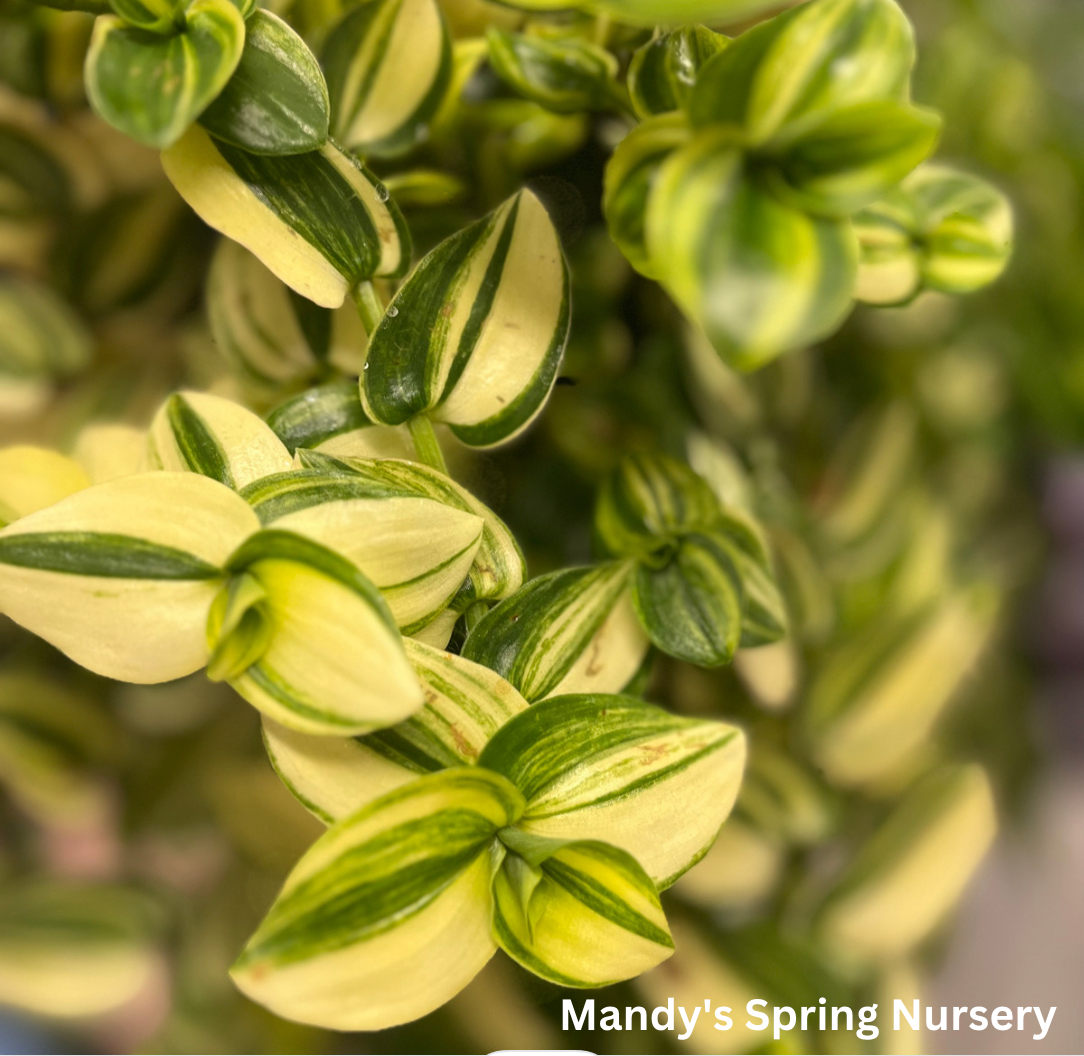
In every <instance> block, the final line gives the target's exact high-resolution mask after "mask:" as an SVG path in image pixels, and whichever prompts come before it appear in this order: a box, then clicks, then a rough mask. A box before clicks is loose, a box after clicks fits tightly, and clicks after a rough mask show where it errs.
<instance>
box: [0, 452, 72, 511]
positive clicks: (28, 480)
mask: <svg viewBox="0 0 1084 1056" xmlns="http://www.w3.org/2000/svg"><path fill="white" fill-rule="evenodd" d="M89 486H90V478H89V477H88V476H87V474H86V473H85V471H84V470H83V467H82V466H80V465H79V463H78V462H76V461H75V460H74V459H70V458H68V457H67V456H66V455H61V454H59V453H58V452H56V451H50V450H48V449H47V448H44V447H30V446H29V445H20V446H17V447H4V448H0V528H3V527H5V526H6V525H8V524H10V523H11V522H12V521H16V520H18V519H19V518H20V517H25V516H26V515H27V514H28V513H34V512H35V511H36V510H40V509H43V508H44V507H46V506H52V504H53V503H54V502H59V501H60V500H61V499H63V498H67V496H69V495H71V494H72V493H74V492H76V491H82V489H83V488H86V487H89Z"/></svg>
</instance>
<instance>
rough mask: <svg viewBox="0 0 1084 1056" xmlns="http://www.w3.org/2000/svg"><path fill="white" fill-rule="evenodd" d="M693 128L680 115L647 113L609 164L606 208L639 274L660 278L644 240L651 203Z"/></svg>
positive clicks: (604, 197) (618, 239)
mask: <svg viewBox="0 0 1084 1056" xmlns="http://www.w3.org/2000/svg"><path fill="white" fill-rule="evenodd" d="M689 136H690V132H689V127H688V123H687V121H686V120H685V117H684V116H683V115H681V114H664V115H661V116H658V117H649V118H647V119H646V120H645V121H644V122H643V123H642V124H639V125H637V126H636V127H635V128H634V129H633V130H632V131H631V132H630V133H629V134H628V135H627V136H626V137H625V138H624V139H623V140H621V142H620V143H619V144H618V145H617V148H616V150H614V152H613V155H612V156H611V157H610V160H609V162H608V163H607V165H606V177H605V183H604V186H603V195H602V209H603V212H604V213H605V215H606V223H607V225H608V226H609V229H610V237H611V238H612V239H613V240H614V241H615V242H616V243H617V245H618V247H619V248H620V250H621V252H622V253H624V254H625V257H626V258H627V259H628V261H629V263H630V264H631V265H632V266H633V267H634V268H635V269H636V270H637V271H638V272H640V274H641V275H646V276H647V277H648V278H658V277H659V276H658V273H657V271H656V270H655V269H654V268H653V267H652V264H651V259H650V257H649V256H648V252H647V246H646V244H645V241H644V238H645V233H644V222H645V218H646V214H647V202H648V198H649V196H650V194H651V190H652V188H653V187H654V186H655V180H656V177H657V176H658V174H659V169H660V168H661V167H662V164H663V162H664V161H666V159H667V158H668V157H669V156H670V154H671V152H672V151H673V150H675V149H676V148H677V147H680V146H682V145H683V144H685V143H687V142H688V140H689Z"/></svg>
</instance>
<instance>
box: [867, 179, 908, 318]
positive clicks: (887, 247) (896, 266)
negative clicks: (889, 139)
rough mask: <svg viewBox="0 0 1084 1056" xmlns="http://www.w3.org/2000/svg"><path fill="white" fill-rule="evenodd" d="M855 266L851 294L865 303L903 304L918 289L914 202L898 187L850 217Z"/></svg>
mask: <svg viewBox="0 0 1084 1056" xmlns="http://www.w3.org/2000/svg"><path fill="white" fill-rule="evenodd" d="M853 223H854V231H855V235H857V237H858V246H859V253H860V256H859V265H858V279H857V282H856V285H855V291H854V295H855V298H856V299H857V300H859V301H863V302H864V303H866V304H877V305H896V304H905V303H906V302H907V301H909V300H911V299H912V298H913V297H914V296H915V295H916V294H917V293H918V292H919V290H920V289H921V288H922V257H921V249H920V247H919V244H918V241H917V239H916V231H917V227H918V224H917V220H916V217H915V211H914V203H913V202H912V201H911V200H910V198H908V196H907V195H906V194H905V193H904V191H903V190H902V189H901V188H898V187H897V188H894V189H892V190H891V191H889V192H888V193H887V194H886V195H885V197H884V198H882V199H881V200H880V201H879V202H874V203H873V204H872V205H868V206H866V208H865V209H862V210H861V211H860V212H858V213H856V214H855V216H854V218H853Z"/></svg>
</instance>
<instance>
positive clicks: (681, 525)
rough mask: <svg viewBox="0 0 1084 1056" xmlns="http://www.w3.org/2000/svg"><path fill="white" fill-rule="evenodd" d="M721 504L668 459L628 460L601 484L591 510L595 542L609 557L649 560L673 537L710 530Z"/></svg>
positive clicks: (682, 467) (685, 469)
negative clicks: (615, 555)
mask: <svg viewBox="0 0 1084 1056" xmlns="http://www.w3.org/2000/svg"><path fill="white" fill-rule="evenodd" d="M718 519H719V503H718V500H717V499H716V498H715V495H714V493H713V492H712V490H711V488H710V487H709V486H708V484H707V482H706V481H705V480H704V479H703V478H702V477H699V476H697V474H696V473H694V472H693V471H692V470H691V469H690V468H689V467H688V466H687V465H685V463H683V462H678V461H677V460H676V459H673V458H670V457H669V456H667V455H657V454H639V455H628V456H626V457H625V458H624V459H622V460H621V464H620V465H619V466H618V468H617V469H616V470H615V471H614V472H613V473H611V474H610V476H609V477H607V478H606V480H605V481H604V483H603V485H602V488H601V490H600V491H599V496H598V502H597V503H596V505H595V538H596V539H597V540H598V543H599V545H600V546H601V547H602V548H603V549H604V550H605V551H606V552H607V553H610V554H617V555H621V556H629V557H648V556H649V555H651V554H652V553H653V552H654V551H660V550H661V551H662V554H661V558H660V560H665V559H666V557H667V556H668V553H669V551H668V549H667V547H668V546H669V544H670V541H671V540H672V539H673V537H674V536H675V535H678V534H681V533H683V532H687V531H690V530H693V529H698V528H710V527H711V526H712V525H713V524H715V522H716V521H717V520H718Z"/></svg>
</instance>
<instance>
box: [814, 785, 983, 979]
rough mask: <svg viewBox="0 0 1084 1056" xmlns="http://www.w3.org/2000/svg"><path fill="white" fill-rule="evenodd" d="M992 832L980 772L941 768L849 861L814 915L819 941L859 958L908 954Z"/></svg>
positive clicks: (970, 871)
mask: <svg viewBox="0 0 1084 1056" xmlns="http://www.w3.org/2000/svg"><path fill="white" fill-rule="evenodd" d="M996 833H997V813H996V808H995V805H994V797H993V790H992V789H991V787H990V779H989V778H988V777H987V775H986V773H985V771H984V770H983V769H982V768H981V767H979V766H975V765H970V766H947V767H942V768H940V769H939V770H937V771H936V772H935V773H934V774H931V775H930V776H929V777H927V778H926V779H925V780H924V781H922V782H921V783H920V784H918V785H917V786H916V787H915V788H913V789H912V790H911V791H910V792H908V794H907V796H906V798H905V799H904V800H903V802H901V803H900V804H899V805H898V806H897V807H896V808H895V809H894V810H893V812H892V813H891V815H889V817H888V819H887V820H886V821H885V822H884V823H883V824H882V825H881V827H880V828H879V829H878V830H877V831H876V832H875V833H874V835H873V837H872V839H870V840H869V841H868V842H867V843H866V844H865V846H863V847H862V848H861V850H860V851H859V853H858V855H857V856H856V857H855V859H854V861H853V862H852V863H851V864H850V866H849V868H848V869H847V870H846V872H845V873H844V875H843V877H842V878H841V879H840V882H839V885H838V887H837V888H836V890H835V891H834V892H833V893H832V894H831V895H830V896H829V898H828V900H827V901H826V903H825V905H824V906H823V908H822V909H821V912H820V914H819V920H818V929H817V930H818V932H819V934H820V936H821V937H822V941H824V942H825V943H826V944H827V945H828V947H829V948H830V949H832V950H835V951H839V952H841V953H843V954H844V955H846V956H847V957H849V958H852V959H860V960H865V961H883V960H887V959H898V958H899V957H902V956H905V955H906V954H908V953H910V951H911V950H913V949H914V948H915V947H916V946H918V945H919V944H920V943H922V942H923V941H924V940H925V939H926V938H928V937H929V935H930V934H931V933H932V932H933V931H934V930H935V929H936V928H937V926H938V925H939V924H940V923H941V922H942V921H943V920H944V918H945V917H946V916H947V915H948V913H949V912H950V910H951V909H952V907H953V906H954V905H955V904H956V903H957V901H958V900H959V898H960V896H961V895H962V894H963V891H964V888H966V887H967V884H968V883H969V881H970V880H971V878H972V876H973V875H974V873H975V871H976V869H977V868H978V867H979V864H980V863H981V862H982V859H983V858H984V857H985V856H986V852H987V851H988V850H989V848H990V845H991V844H992V843H993V840H994V836H995V835H996Z"/></svg>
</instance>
